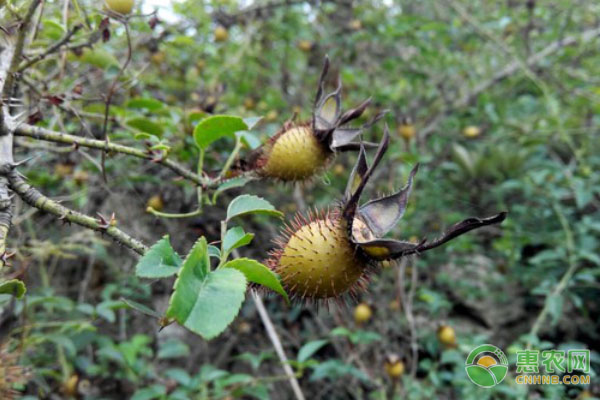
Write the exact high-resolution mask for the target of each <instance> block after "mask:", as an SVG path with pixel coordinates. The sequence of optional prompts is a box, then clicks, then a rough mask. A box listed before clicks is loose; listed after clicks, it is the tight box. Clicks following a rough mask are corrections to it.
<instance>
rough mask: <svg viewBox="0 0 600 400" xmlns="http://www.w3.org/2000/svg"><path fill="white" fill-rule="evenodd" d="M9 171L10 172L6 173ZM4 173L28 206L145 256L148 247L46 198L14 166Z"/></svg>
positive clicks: (123, 233) (118, 230)
mask: <svg viewBox="0 0 600 400" xmlns="http://www.w3.org/2000/svg"><path fill="white" fill-rule="evenodd" d="M6 169H9V171H6ZM0 170H2V172H7V177H8V181H9V183H10V187H11V189H12V190H13V191H14V192H15V193H16V194H18V195H19V197H20V198H21V199H22V200H23V201H24V202H25V203H27V204H29V205H30V206H32V207H35V208H37V209H40V210H42V211H45V212H47V213H49V214H52V215H54V216H56V217H58V218H59V219H61V220H64V221H67V222H72V223H74V224H77V225H81V226H83V227H86V228H89V229H93V230H95V231H98V232H101V233H105V234H106V235H108V236H110V237H111V238H112V239H113V240H115V241H116V242H117V243H120V244H122V245H123V246H125V247H128V248H130V249H131V250H133V251H135V252H136V253H138V254H140V255H141V254H144V253H145V252H146V250H148V247H147V246H146V245H145V244H143V243H142V242H140V241H139V240H137V239H135V238H133V237H131V236H129V235H128V234H127V233H125V232H123V231H122V230H120V229H119V228H117V227H116V226H113V225H112V224H110V223H106V222H105V221H102V220H101V219H96V218H93V217H90V216H88V215H85V214H82V213H80V212H78V211H74V210H71V209H69V208H67V207H65V206H63V205H61V204H59V203H57V202H56V201H54V200H51V199H50V198H48V197H46V196H44V195H43V194H42V193H40V192H39V191H38V190H37V189H35V188H34V187H33V186H31V185H29V184H28V183H27V182H25V180H23V178H21V176H20V175H19V173H18V172H17V170H16V169H14V168H13V166H7V165H6V164H5V165H3V166H0Z"/></svg>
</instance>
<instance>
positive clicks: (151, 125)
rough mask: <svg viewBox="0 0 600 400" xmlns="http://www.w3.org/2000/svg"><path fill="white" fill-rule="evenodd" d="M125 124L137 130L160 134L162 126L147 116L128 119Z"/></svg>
mask: <svg viewBox="0 0 600 400" xmlns="http://www.w3.org/2000/svg"><path fill="white" fill-rule="evenodd" d="M125 124H126V125H127V126H130V127H132V128H134V129H137V130H138V131H141V132H144V133H148V134H150V135H155V136H162V134H163V128H162V126H160V125H159V124H157V123H156V122H152V121H150V120H149V119H147V118H142V117H137V118H130V119H128V120H127V121H126V122H125Z"/></svg>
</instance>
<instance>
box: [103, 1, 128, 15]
mask: <svg viewBox="0 0 600 400" xmlns="http://www.w3.org/2000/svg"><path fill="white" fill-rule="evenodd" d="M104 3H105V4H106V6H107V7H108V9H109V10H111V11H113V12H116V13H119V14H124V15H125V14H129V13H130V12H131V10H133V5H134V0H104Z"/></svg>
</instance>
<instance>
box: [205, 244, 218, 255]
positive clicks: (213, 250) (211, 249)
mask: <svg viewBox="0 0 600 400" xmlns="http://www.w3.org/2000/svg"><path fill="white" fill-rule="evenodd" d="M208 255H209V256H210V257H216V258H221V250H219V248H218V247H217V246H213V245H212V244H209V245H208Z"/></svg>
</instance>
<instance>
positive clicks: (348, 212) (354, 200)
mask: <svg viewBox="0 0 600 400" xmlns="http://www.w3.org/2000/svg"><path fill="white" fill-rule="evenodd" d="M389 142H390V132H389V129H388V127H387V125H386V127H385V129H384V131H383V138H382V139H381V142H380V143H379V147H378V148H377V152H376V153H375V157H374V158H373V164H371V166H370V167H369V168H367V171H366V172H365V173H364V175H362V176H361V179H360V182H359V183H358V185H357V186H356V189H355V190H354V191H353V193H352V195H351V196H350V197H349V198H348V199H347V201H346V204H345V206H344V209H343V213H342V215H343V216H344V218H345V219H346V221H348V224H349V225H350V229H352V223H353V220H354V215H355V214H356V210H357V208H358V201H359V200H360V195H361V194H362V192H363V190H364V188H365V186H366V185H367V182H368V181H369V178H370V177H371V175H372V174H373V171H374V170H375V168H376V167H377V165H378V164H379V162H380V161H381V159H382V158H383V155H384V154H385V152H386V151H387V148H388V145H389Z"/></svg>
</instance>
